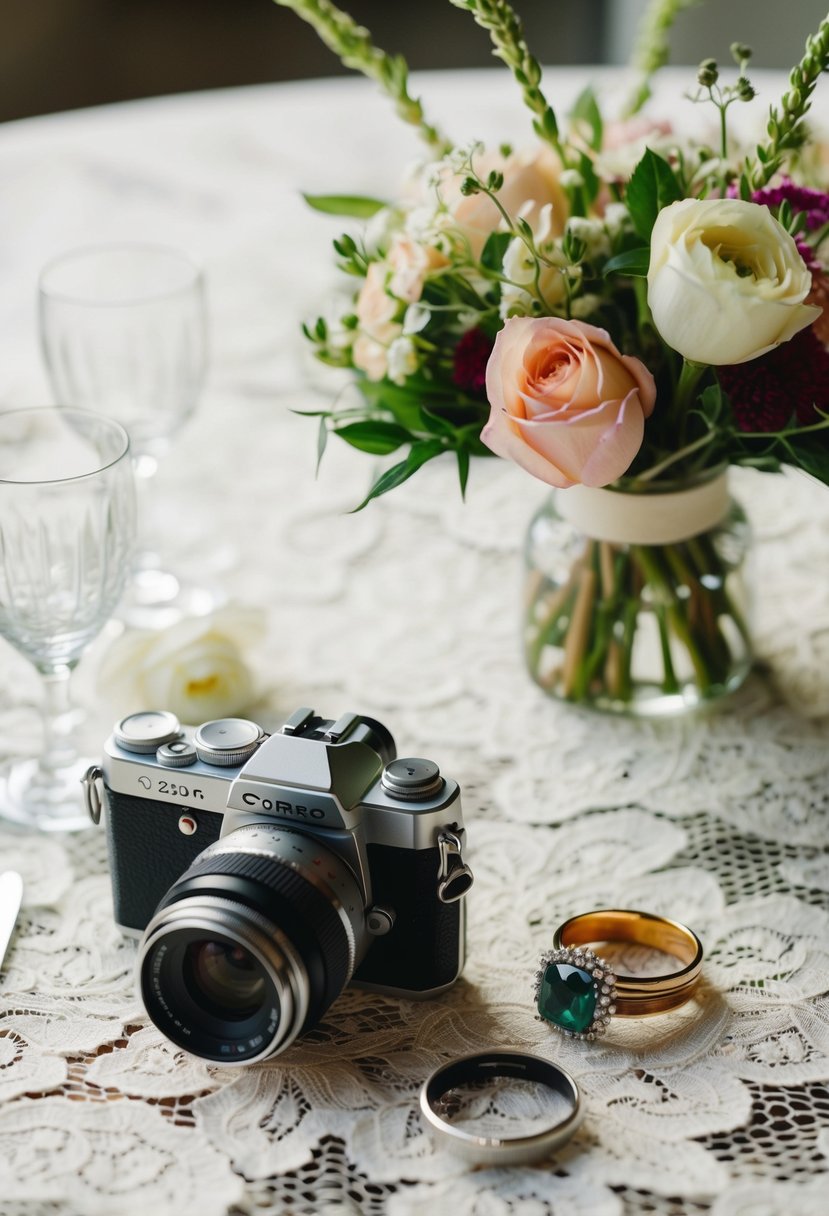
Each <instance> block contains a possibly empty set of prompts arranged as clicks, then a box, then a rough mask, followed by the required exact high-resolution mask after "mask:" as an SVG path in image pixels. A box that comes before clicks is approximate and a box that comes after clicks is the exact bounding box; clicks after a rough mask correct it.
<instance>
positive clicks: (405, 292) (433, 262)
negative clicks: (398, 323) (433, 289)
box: [387, 235, 449, 304]
mask: <svg viewBox="0 0 829 1216" xmlns="http://www.w3.org/2000/svg"><path fill="white" fill-rule="evenodd" d="M387 261H388V264H389V266H390V268H391V278H390V279H389V291H390V292H391V294H392V295H393V296H396V297H397V299H398V300H405V301H406V303H407V304H416V303H417V301H418V300H419V299H420V297H421V296H422V295H423V285H424V283H425V281H426V276H427V275H428V274H431V272H432V271H434V270H440V268H441V267H442V266H448V265H449V259H448V258H447V257H446V256H445V255H444V254H442V253H441V251H440V250H439V249H435V247H434V245H422V244H420V242H419V241H414V240H412V238H411V237H410V236H405V235H400V236H397V237H395V239H394V241H393V243H392V246H391V249H390V250H389V252H388V258H387Z"/></svg>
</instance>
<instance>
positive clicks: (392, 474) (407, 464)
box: [349, 439, 444, 515]
mask: <svg viewBox="0 0 829 1216" xmlns="http://www.w3.org/2000/svg"><path fill="white" fill-rule="evenodd" d="M443 451H444V447H443V444H442V443H441V442H440V440H439V439H426V440H423V442H421V443H413V444H412V447H411V450H410V452H409V455H408V456H407V457H406V459H405V460H402V461H401V462H400V464H395V465H393V466H392V467H391V468H390V469H387V470H386V472H385V473H383V474H382V475H381V476H380V477H378V478H377V480H376V481H375V483H374V485H373V486H372V487H371V489H370V490H369V492H368V494H367V495H366V497H365V498H364V499H363V501H362V502H361V503H360V505H359V506H357V507H354V509H353V510H352V511H350V512H349V514H350V515H353V514H354V513H355V512H356V511H362V509H363V507H365V506H367V505H368V503H370V502H371V500H372V499H373V498H379V497H380V495H381V494H388V492H389V490H394V489H396V488H397V486H400V485H402V484H403V482H404V481H408V480H409V478H410V477H411V475H412V473H416V472H417V470H418V469H419V468H421V467H422V466H423V465H424V464H426V462H427V461H429V460H433V459H434V457H435V456H439V455H440V454H441V452H443Z"/></svg>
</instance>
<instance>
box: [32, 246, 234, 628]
mask: <svg viewBox="0 0 829 1216" xmlns="http://www.w3.org/2000/svg"><path fill="white" fill-rule="evenodd" d="M39 322H40V340H41V346H42V350H43V355H44V359H45V362H46V367H47V369H48V372H49V377H50V380H51V382H52V387H53V389H54V392H55V394H56V397H57V400H58V401H61V402H63V403H65V404H67V405H75V406H81V407H83V408H85V409H90V410H95V411H97V412H99V413H102V414H106V415H107V416H108V417H110V418H115V419H117V420H118V421H119V422H121V423H123V425H124V426H125V427H126V428H127V431H128V432H129V436H130V442H131V444H132V452H133V459H134V461H135V471H136V475H137V477H138V484H139V488H140V487H142V486H143V487H145V488H144V490H143V491H141V499H142V501H141V504H140V510H139V525H142V521H145V520H146V518H147V516H148V508H149V507H150V505H151V504H150V502H149V501H148V500H149V494H148V493H147V488H148V487H149V483H150V479H151V478H152V477H153V475H154V474H155V472H156V470H157V468H158V462H159V460H160V459H161V458H162V457H163V456H164V455H165V453H166V452H167V450H168V448H169V446H170V442H171V440H172V437H173V436H174V434H175V433H176V431H178V429H179V428H180V427H181V426H182V424H183V423H184V422H185V421H186V420H187V419H188V418H189V417H190V415H191V414H192V413H193V410H194V409H195V406H196V401H197V399H198V396H199V393H200V391H201V387H202V383H203V380H204V375H205V370H206V364H207V321H206V308H205V292H204V282H203V278H202V274H201V272H200V270H199V269H198V267H196V266H195V265H194V264H193V263H192V262H191V261H190V259H189V258H188V257H186V255H184V254H183V253H180V252H179V251H178V250H175V249H168V248H166V247H164V246H158V245H144V244H115V245H98V246H90V247H86V248H81V249H75V250H72V251H70V252H68V253H64V254H62V255H61V256H59V257H57V258H55V259H54V260H53V261H51V262H49V263H48V265H47V266H46V267H45V268H44V270H43V271H42V273H41V276H40V284H39ZM140 531H141V532H143V531H144V527H143V526H141V527H140ZM213 606H214V604H213V599H212V597H211V595H210V594H209V593H208V592H206V591H204V592H202V593H200V591H199V589H197V588H185V587H183V585H182V583H181V582H180V581H179V580H178V579H177V578H176V576H175V575H173V574H171V573H170V572H169V571H166V570H163V569H162V567H161V564H160V560H159V557H158V555H157V554H156V553H154V552H152V550H151V547H150V546H149V545H144V544H143V543H141V541H140V540H139V545H138V554H137V557H136V561H135V570H134V576H133V580H132V584H131V586H130V587H129V589H128V592H127V595H126V597H125V600H124V603H123V605H122V609H121V614H122V616H123V617H124V618H125V619H126V620H127V621H128V622H129V623H131V624H135V625H147V626H154V625H164V624H167V623H170V622H171V621H173V620H175V619H176V618H177V617H179V616H180V615H182V612H184V611H207V610H209V609H210V608H211V607H213Z"/></svg>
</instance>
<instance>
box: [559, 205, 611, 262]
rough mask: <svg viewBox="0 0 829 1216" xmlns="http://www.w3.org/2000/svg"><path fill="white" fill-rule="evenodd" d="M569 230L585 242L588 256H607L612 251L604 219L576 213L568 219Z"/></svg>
mask: <svg viewBox="0 0 829 1216" xmlns="http://www.w3.org/2000/svg"><path fill="white" fill-rule="evenodd" d="M567 231H568V232H570V233H572V235H573V236H574V237H577V238H578V239H579V240H580V241H582V242H583V243H584V246H585V256H586V257H587V258H589V259H594V258H597V257H607V256H608V254H609V253H610V239H609V237H608V235H607V228H606V226H605V222H604V220H597V219H587V218H586V217H585V216H580V215H574V216H571V217H570V219H569V220H568V221H567Z"/></svg>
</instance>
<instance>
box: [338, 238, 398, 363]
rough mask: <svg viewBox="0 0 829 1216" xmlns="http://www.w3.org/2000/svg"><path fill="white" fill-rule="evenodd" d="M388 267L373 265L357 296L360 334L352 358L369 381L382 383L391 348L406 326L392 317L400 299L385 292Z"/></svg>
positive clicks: (380, 263) (383, 263)
mask: <svg viewBox="0 0 829 1216" xmlns="http://www.w3.org/2000/svg"><path fill="white" fill-rule="evenodd" d="M387 273H388V267H387V266H386V264H385V262H372V263H371V265H370V266H369V268H368V273H367V274H366V281H365V282H364V283H363V286H362V288H361V289H360V294H359V296H358V297H357V306H356V313H357V322H358V326H359V331H360V332H359V335H358V337H357V338H356V340H355V342H354V346H353V348H352V352H351V357H352V359H353V360H354V366H355V367H358V368H360V370H361V371H364V372H365V373H366V375H367V376H368V378H369V380H382V378H383V376H385V374H386V369H387V367H388V353H387V352H388V348H389V346H391V344H392V342H393V341H394V339H395V338H399V337H400V335H401V333H402V332H403V326H402V325H401V324H400V323H399V322H396V321H395V320H394V319H393V318H394V316H395V314H396V313H397V310H398V307H399V305H398V302H397V300H393V299H392V297H391V296H390V295H389V294H388V292H387V291H386V275H387Z"/></svg>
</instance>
